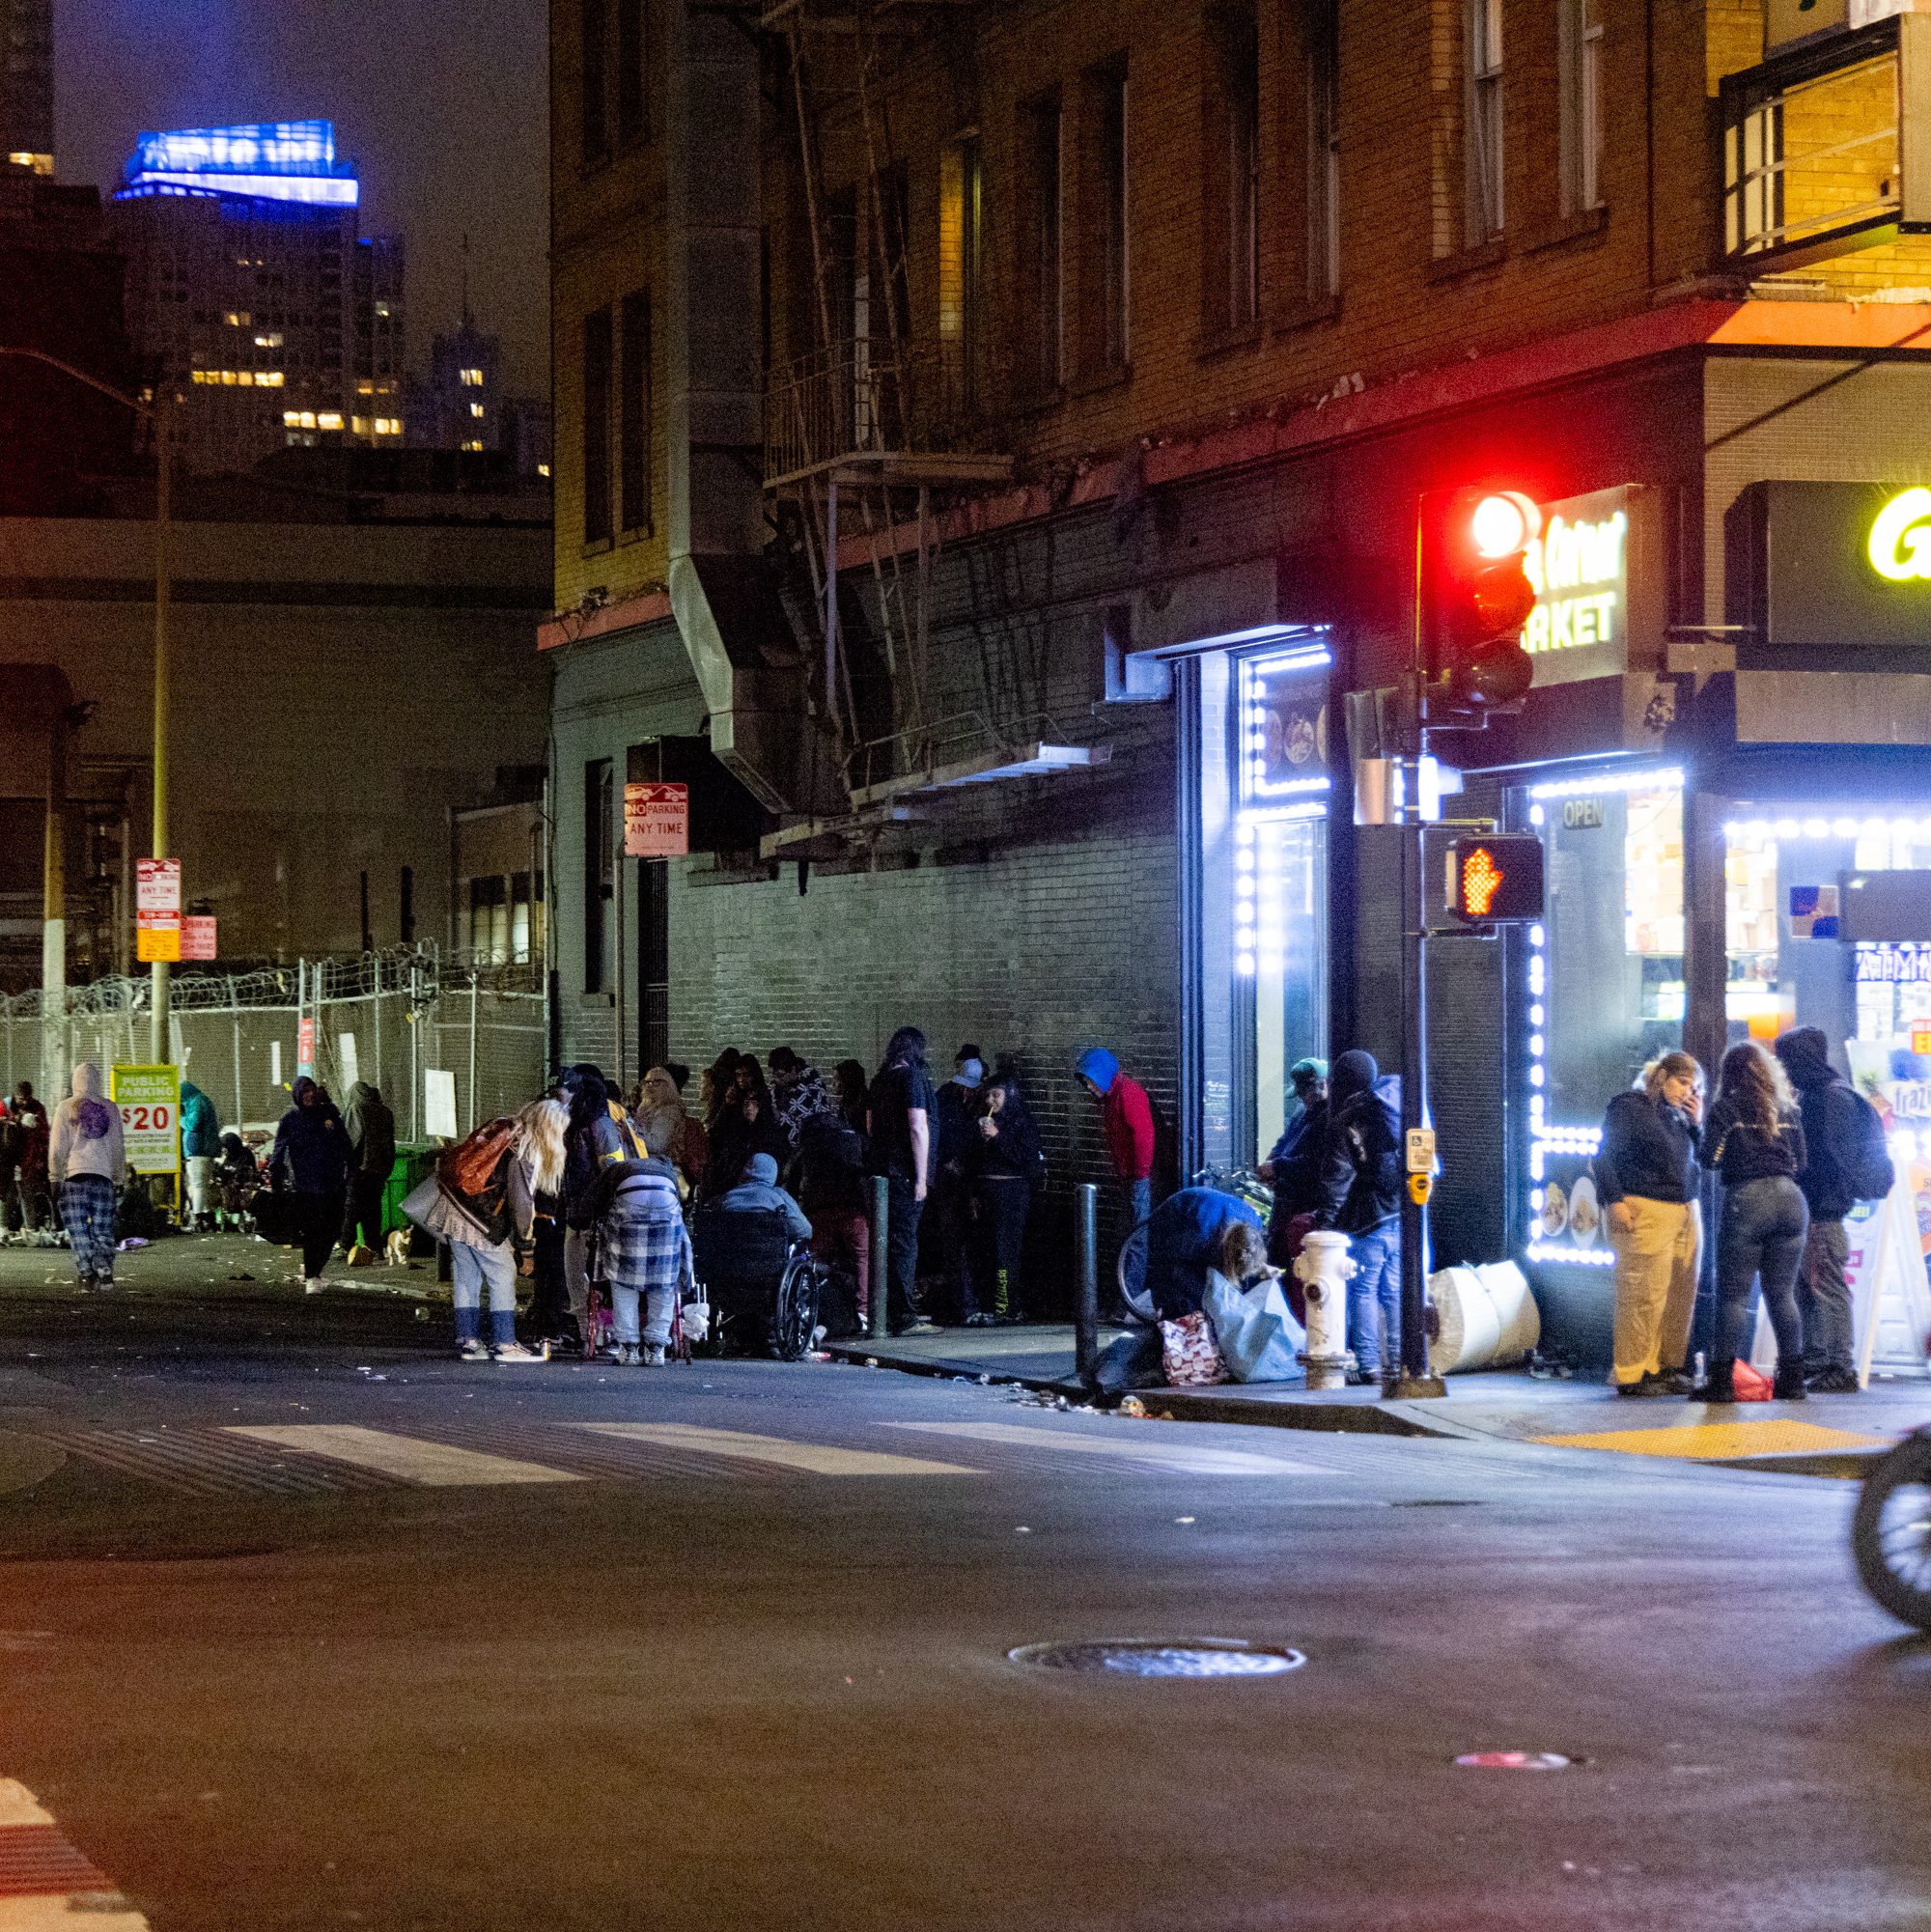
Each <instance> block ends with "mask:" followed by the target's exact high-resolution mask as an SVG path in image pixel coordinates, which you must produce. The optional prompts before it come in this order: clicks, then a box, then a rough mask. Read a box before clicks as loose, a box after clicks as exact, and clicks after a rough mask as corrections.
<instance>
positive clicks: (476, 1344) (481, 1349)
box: [457, 1335, 490, 1361]
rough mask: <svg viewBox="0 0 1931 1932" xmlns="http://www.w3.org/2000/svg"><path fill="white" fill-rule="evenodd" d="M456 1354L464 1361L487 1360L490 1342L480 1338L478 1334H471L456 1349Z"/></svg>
mask: <svg viewBox="0 0 1931 1932" xmlns="http://www.w3.org/2000/svg"><path fill="white" fill-rule="evenodd" d="M457 1354H458V1355H460V1356H461V1357H462V1359H463V1360H464V1361H488V1360H489V1359H490V1344H489V1343H488V1342H486V1341H484V1340H482V1339H481V1337H480V1336H474V1335H472V1336H471V1337H470V1338H469V1340H468V1341H466V1342H464V1343H463V1344H462V1347H461V1348H460V1349H458V1350H457Z"/></svg>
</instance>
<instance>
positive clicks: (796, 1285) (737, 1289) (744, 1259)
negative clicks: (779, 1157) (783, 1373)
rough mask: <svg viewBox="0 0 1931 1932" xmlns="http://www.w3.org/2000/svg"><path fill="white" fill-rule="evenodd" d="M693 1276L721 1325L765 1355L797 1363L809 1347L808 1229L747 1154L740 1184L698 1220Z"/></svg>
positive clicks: (773, 1171) (770, 1162)
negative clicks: (762, 1345)
mask: <svg viewBox="0 0 1931 1932" xmlns="http://www.w3.org/2000/svg"><path fill="white" fill-rule="evenodd" d="M696 1236H697V1272H698V1276H699V1278H700V1279H701V1281H702V1282H703V1284H704V1288H705V1291H706V1293H707V1294H708V1295H709V1297H710V1300H711V1305H712V1309H713V1312H714V1316H715V1317H716V1319H717V1320H718V1322H719V1324H720V1338H721V1337H724V1336H728V1335H729V1334H730V1333H731V1331H732V1330H734V1329H735V1330H737V1331H738V1332H739V1333H740V1334H741V1335H742V1334H745V1333H746V1332H747V1331H748V1332H751V1333H759V1334H761V1336H762V1338H763V1340H764V1341H766V1342H767V1343H768V1344H769V1345H770V1349H771V1351H772V1353H774V1354H776V1355H778V1356H780V1357H781V1358H784V1359H786V1360H790V1361H796V1360H797V1359H798V1358H799V1357H800V1356H802V1355H803V1353H804V1352H805V1350H806V1349H807V1348H809V1347H810V1345H811V1341H812V1338H813V1331H814V1329H815V1326H816V1307H817V1302H818V1294H819V1288H820V1281H819V1270H818V1264H817V1263H815V1262H813V1261H812V1259H811V1257H810V1255H809V1254H808V1253H807V1252H806V1244H807V1243H808V1242H809V1241H810V1240H811V1221H810V1219H809V1218H807V1216H806V1215H805V1212H804V1210H803V1209H802V1208H801V1207H799V1206H798V1202H797V1201H796V1200H795V1199H793V1197H792V1196H791V1195H790V1194H789V1193H787V1192H786V1190H784V1189H783V1188H781V1187H779V1186H778V1163H777V1162H776V1160H775V1159H774V1158H773V1157H772V1156H771V1155H770V1154H753V1155H752V1156H751V1158H750V1159H749V1160H748V1161H747V1162H745V1163H744V1178H743V1179H742V1181H741V1182H740V1183H739V1184H738V1186H737V1187H735V1188H733V1189H731V1190H730V1191H729V1192H728V1193H725V1194H723V1195H722V1196H720V1197H719V1198H718V1199H717V1200H716V1201H714V1202H713V1203H712V1204H711V1205H710V1206H709V1207H707V1208H704V1209H702V1210H700V1211H699V1214H698V1217H697V1227H696Z"/></svg>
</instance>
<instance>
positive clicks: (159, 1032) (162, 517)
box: [148, 378, 175, 1067]
mask: <svg viewBox="0 0 1931 1932" xmlns="http://www.w3.org/2000/svg"><path fill="white" fill-rule="evenodd" d="M174 414H175V412H174V383H173V381H172V379H170V378H163V379H162V380H161V381H160V382H159V383H157V384H156V385H155V388H154V856H155V857H156V858H166V857H167V856H168V602H169V599H170V596H171V594H172V592H173V588H174V585H173V579H172V576H171V574H170V566H171V561H172V560H171V558H170V555H169V551H170V549H171V548H172V539H173V535H174V517H173V509H174V505H173V500H172V499H173V494H174ZM153 971H154V998H153V1000H152V1001H151V1002H150V1003H151V1006H152V1009H153V1012H152V1022H151V1025H152V1030H151V1032H150V1035H149V1042H148V1057H149V1060H150V1062H151V1064H153V1065H154V1066H156V1067H161V1066H166V1065H167V1064H168V1061H169V1057H170V1055H169V1050H168V965H167V962H166V961H165V960H155V961H154V967H153Z"/></svg>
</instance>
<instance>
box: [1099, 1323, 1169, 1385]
mask: <svg viewBox="0 0 1931 1932" xmlns="http://www.w3.org/2000/svg"><path fill="white" fill-rule="evenodd" d="M1159 1386H1161V1347H1160V1330H1158V1329H1133V1330H1129V1331H1128V1332H1127V1333H1126V1334H1124V1335H1122V1336H1121V1337H1120V1338H1119V1339H1118V1340H1117V1341H1115V1342H1109V1343H1108V1344H1107V1345H1106V1347H1105V1349H1103V1350H1102V1351H1101V1353H1100V1359H1099V1360H1098V1361H1097V1362H1095V1363H1094V1364H1093V1390H1094V1393H1095V1394H1098V1395H1124V1394H1125V1393H1126V1392H1127V1391H1128V1389H1130V1388H1158V1387H1159Z"/></svg>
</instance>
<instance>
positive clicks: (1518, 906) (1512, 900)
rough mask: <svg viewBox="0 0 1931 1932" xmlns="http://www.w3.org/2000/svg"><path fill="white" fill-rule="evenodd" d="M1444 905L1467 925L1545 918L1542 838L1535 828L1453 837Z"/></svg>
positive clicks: (1452, 914) (1486, 924)
mask: <svg viewBox="0 0 1931 1932" xmlns="http://www.w3.org/2000/svg"><path fill="white" fill-rule="evenodd" d="M1444 906H1445V910H1447V912H1448V913H1449V915H1450V916H1451V917H1453V918H1455V919H1458V920H1460V921H1461V923H1462V924H1463V925H1465V926H1490V925H1495V924H1497V922H1499V921H1501V920H1505V919H1539V918H1541V917H1542V841H1541V840H1540V839H1539V838H1537V837H1536V836H1535V834H1534V833H1533V832H1496V833H1491V834H1490V835H1489V836H1487V837H1484V838H1458V839H1456V840H1454V841H1453V843H1451V844H1450V846H1449V848H1448V879H1447V891H1446V897H1445V901H1444Z"/></svg>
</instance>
